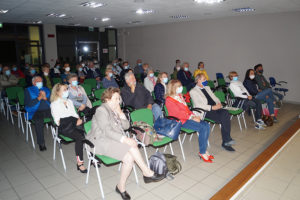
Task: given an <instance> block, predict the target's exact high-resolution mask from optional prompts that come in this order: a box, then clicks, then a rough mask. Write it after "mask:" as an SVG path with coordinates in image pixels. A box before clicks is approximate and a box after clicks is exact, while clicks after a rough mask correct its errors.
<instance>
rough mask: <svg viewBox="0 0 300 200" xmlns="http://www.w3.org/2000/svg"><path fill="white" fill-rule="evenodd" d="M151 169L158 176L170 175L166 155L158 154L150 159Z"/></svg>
mask: <svg viewBox="0 0 300 200" xmlns="http://www.w3.org/2000/svg"><path fill="white" fill-rule="evenodd" d="M149 165H150V169H151V170H152V171H154V173H156V174H160V175H161V174H163V175H164V176H165V177H166V176H167V174H168V167H167V162H166V158H165V156H164V154H162V153H160V152H156V153H155V154H154V155H152V156H150V158H149Z"/></svg>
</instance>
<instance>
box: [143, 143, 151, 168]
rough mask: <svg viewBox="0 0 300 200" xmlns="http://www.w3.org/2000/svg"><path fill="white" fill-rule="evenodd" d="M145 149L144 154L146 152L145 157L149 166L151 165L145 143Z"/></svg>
mask: <svg viewBox="0 0 300 200" xmlns="http://www.w3.org/2000/svg"><path fill="white" fill-rule="evenodd" d="M143 149H144V154H145V158H146V162H147V166H148V167H150V165H149V160H148V154H147V149H146V147H145V145H143Z"/></svg>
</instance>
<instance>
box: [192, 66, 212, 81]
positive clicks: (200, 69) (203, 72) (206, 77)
mask: <svg viewBox="0 0 300 200" xmlns="http://www.w3.org/2000/svg"><path fill="white" fill-rule="evenodd" d="M198 74H204V76H205V79H206V80H209V77H208V75H207V72H206V70H205V69H204V62H199V63H198V69H196V70H195V72H194V78H196V76H197V75H198Z"/></svg>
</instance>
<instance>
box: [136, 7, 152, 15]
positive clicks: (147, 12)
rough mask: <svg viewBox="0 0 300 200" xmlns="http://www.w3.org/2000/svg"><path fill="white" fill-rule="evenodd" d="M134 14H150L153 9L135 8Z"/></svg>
mask: <svg viewBox="0 0 300 200" xmlns="http://www.w3.org/2000/svg"><path fill="white" fill-rule="evenodd" d="M135 13H136V14H139V15H143V14H151V13H153V10H146V9H141V8H140V9H137V10H136V11H135Z"/></svg>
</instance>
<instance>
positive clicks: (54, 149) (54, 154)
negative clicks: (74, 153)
mask: <svg viewBox="0 0 300 200" xmlns="http://www.w3.org/2000/svg"><path fill="white" fill-rule="evenodd" d="M56 142H57V141H56V138H54V140H53V160H55V159H56Z"/></svg>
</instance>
